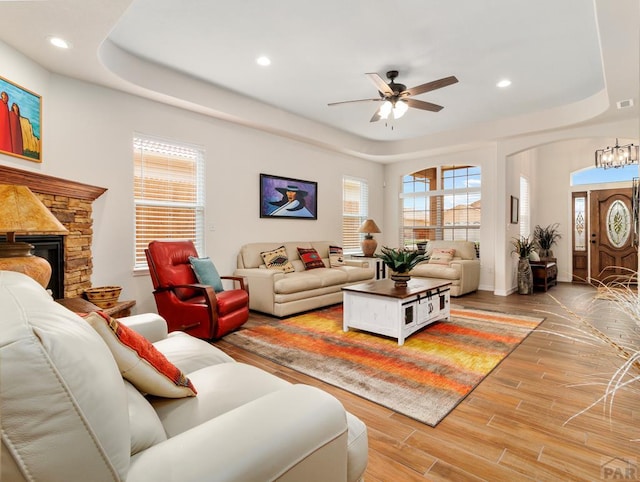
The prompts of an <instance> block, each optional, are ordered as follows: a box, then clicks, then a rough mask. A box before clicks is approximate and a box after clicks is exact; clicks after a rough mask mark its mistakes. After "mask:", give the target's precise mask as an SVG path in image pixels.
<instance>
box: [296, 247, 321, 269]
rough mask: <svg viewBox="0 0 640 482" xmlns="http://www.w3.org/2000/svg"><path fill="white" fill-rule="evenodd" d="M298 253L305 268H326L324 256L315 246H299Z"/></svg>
mask: <svg viewBox="0 0 640 482" xmlns="http://www.w3.org/2000/svg"><path fill="white" fill-rule="evenodd" d="M298 254H299V255H300V259H301V260H302V263H303V264H304V269H315V268H326V266H325V265H324V263H323V262H322V258H321V257H320V255H319V254H318V252H317V251H316V250H315V249H314V248H298Z"/></svg>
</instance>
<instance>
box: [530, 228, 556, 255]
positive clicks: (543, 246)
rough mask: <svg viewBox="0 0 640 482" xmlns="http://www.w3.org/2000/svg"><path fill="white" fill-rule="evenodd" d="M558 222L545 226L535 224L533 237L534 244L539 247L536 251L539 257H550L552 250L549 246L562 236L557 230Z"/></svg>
mask: <svg viewBox="0 0 640 482" xmlns="http://www.w3.org/2000/svg"><path fill="white" fill-rule="evenodd" d="M559 226H560V224H559V223H554V224H550V225H549V226H547V227H546V228H543V227H541V226H540V225H537V226H536V227H535V228H534V230H533V239H534V241H535V243H536V246H537V247H538V248H539V249H540V252H539V253H538V254H539V255H540V258H541V259H544V258H552V257H553V251H551V248H552V247H553V245H554V244H556V242H557V241H558V240H559V239H560V238H562V236H561V235H560V233H559V232H558V227H559Z"/></svg>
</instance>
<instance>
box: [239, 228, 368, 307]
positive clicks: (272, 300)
mask: <svg viewBox="0 0 640 482" xmlns="http://www.w3.org/2000/svg"><path fill="white" fill-rule="evenodd" d="M333 244H334V243H331V242H329V241H311V242H309V241H299V242H286V243H250V244H245V245H244V246H242V247H241V248H240V252H239V253H238V259H237V269H236V271H235V273H234V274H235V276H244V277H245V278H246V280H247V282H248V284H249V308H250V309H252V310H256V311H261V312H263V313H268V314H270V315H274V316H278V317H282V316H288V315H292V314H294V313H300V312H302V311H307V310H313V309H316V308H321V307H323V306H329V305H333V304H336V303H341V302H342V287H343V286H347V285H350V284H355V283H362V282H364V281H367V280H370V279H372V278H373V277H374V276H375V269H374V268H373V266H369V263H368V262H366V261H362V260H349V259H345V260H344V263H345V265H344V266H339V267H336V268H330V267H329V266H330V264H329V246H330V245H333ZM280 246H284V247H285V250H286V253H287V257H288V258H289V261H290V262H291V264H292V265H293V267H294V268H295V272H292V273H283V272H282V271H278V270H274V269H267V268H266V266H265V264H264V261H263V259H262V256H261V253H263V252H265V251H272V250H274V249H277V248H279V247H280ZM298 248H315V249H316V251H317V252H318V255H319V256H320V257H321V258H322V261H323V262H324V265H325V268H316V269H310V270H306V269H305V267H304V264H303V263H302V261H301V260H300V256H299V255H298Z"/></svg>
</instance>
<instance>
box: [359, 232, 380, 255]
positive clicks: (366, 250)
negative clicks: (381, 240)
mask: <svg viewBox="0 0 640 482" xmlns="http://www.w3.org/2000/svg"><path fill="white" fill-rule="evenodd" d="M361 246H362V254H364V255H365V256H366V257H367V258H372V257H373V253H375V252H376V248H377V247H378V242H377V241H376V240H375V239H373V236H372V237H370V238H368V237H366V236H365V238H364V239H363V240H362V244H361Z"/></svg>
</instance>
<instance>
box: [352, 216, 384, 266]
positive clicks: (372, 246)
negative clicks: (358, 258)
mask: <svg viewBox="0 0 640 482" xmlns="http://www.w3.org/2000/svg"><path fill="white" fill-rule="evenodd" d="M358 232H359V233H367V234H365V235H364V239H363V240H362V244H361V246H362V254H364V255H365V256H366V257H368V258H371V257H372V256H373V253H375V252H376V248H377V247H378V242H377V241H376V240H375V239H373V236H372V235H371V233H380V232H381V231H380V228H379V227H378V225H377V224H376V222H375V221H374V220H373V219H367V220H366V221H365V222H364V223H362V226H360V229H358Z"/></svg>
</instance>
